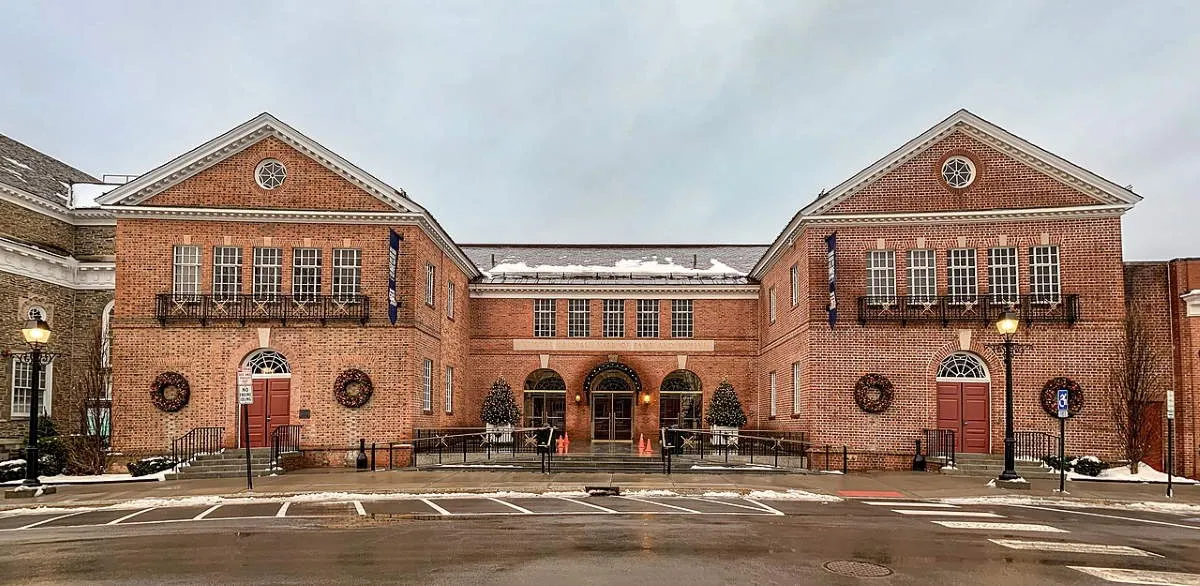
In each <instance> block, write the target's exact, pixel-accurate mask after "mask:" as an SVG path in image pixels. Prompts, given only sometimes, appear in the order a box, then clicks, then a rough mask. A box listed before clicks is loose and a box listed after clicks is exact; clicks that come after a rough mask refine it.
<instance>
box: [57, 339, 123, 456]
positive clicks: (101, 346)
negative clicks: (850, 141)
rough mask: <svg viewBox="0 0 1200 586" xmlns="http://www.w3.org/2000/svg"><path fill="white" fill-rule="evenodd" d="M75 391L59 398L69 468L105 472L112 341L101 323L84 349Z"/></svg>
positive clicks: (74, 385) (73, 389)
mask: <svg viewBox="0 0 1200 586" xmlns="http://www.w3.org/2000/svg"><path fill="white" fill-rule="evenodd" d="M81 354H82V355H81V356H79V360H78V361H77V362H76V363H75V364H74V365H73V366H74V368H75V373H74V374H75V376H74V384H73V385H72V388H71V393H70V394H68V395H67V396H63V397H62V398H61V399H60V400H58V401H56V403H58V405H56V406H57V407H60V408H62V409H63V411H62V412H63V413H64V414H65V420H64V421H63V423H64V424H65V426H64V427H63V428H62V431H63V432H65V433H63V434H62V437H61V439H62V441H63V442H65V445H64V447H65V448H66V459H67V461H66V470H67V471H68V473H71V474H101V473H103V472H104V469H105V467H106V465H107V463H108V433H109V405H110V404H111V403H110V398H109V394H108V389H109V385H110V382H109V381H110V378H109V376H110V372H111V369H110V368H109V360H108V356H109V345H108V341H107V340H105V339H103V332H102V331H101V328H100V327H99V325H97V327H96V329H95V331H94V332H93V334H92V340H91V343H90V344H88V346H87V347H86V348H85V349H84V350H82V352H81Z"/></svg>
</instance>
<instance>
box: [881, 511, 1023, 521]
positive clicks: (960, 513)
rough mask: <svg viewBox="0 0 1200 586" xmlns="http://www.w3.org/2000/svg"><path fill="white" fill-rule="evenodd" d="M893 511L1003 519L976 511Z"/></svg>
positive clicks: (912, 513)
mask: <svg viewBox="0 0 1200 586" xmlns="http://www.w3.org/2000/svg"><path fill="white" fill-rule="evenodd" d="M892 512H893V513H900V514H901V515H926V516H936V517H986V518H991V519H1003V518H1004V515H997V514H996V513H980V512H977V511H926V510H920V509H918V510H912V511H910V510H907V509H892Z"/></svg>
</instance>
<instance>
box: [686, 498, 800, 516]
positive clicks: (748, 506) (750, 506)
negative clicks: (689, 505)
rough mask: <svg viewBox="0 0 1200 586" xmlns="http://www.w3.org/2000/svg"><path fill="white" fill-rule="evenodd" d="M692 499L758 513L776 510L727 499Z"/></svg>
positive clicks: (774, 511)
mask: <svg viewBox="0 0 1200 586" xmlns="http://www.w3.org/2000/svg"><path fill="white" fill-rule="evenodd" d="M692 500H695V501H700V502H702V503H713V504H717V505H725V506H727V507H738V508H739V509H749V510H751V511H758V512H760V513H771V514H775V513H777V512H778V511H776V510H775V509H771V510H769V511H768V510H767V509H764V508H762V507H755V506H752V505H743V504H739V503H731V502H729V501H718V500H713V499H706V498H700V497H695V498H693V499H692ZM780 514H782V513H780Z"/></svg>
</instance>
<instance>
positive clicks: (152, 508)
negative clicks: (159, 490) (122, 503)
mask: <svg viewBox="0 0 1200 586" xmlns="http://www.w3.org/2000/svg"><path fill="white" fill-rule="evenodd" d="M154 509H155V507H150V508H149V509H142V510H140V511H137V512H133V513H129V514H128V515H125V516H124V517H117V518H116V519H113V520H112V521H109V522H107V523H105V525H116V524H117V523H120V522H122V521H128V520H130V519H132V518H134V517H136V516H138V515H140V514H142V513H145V512H146V511H153V510H154Z"/></svg>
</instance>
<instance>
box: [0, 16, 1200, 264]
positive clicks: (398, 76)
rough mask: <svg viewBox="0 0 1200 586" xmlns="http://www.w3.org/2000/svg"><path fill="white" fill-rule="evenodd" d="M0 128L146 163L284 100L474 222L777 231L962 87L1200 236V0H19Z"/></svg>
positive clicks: (87, 164)
mask: <svg viewBox="0 0 1200 586" xmlns="http://www.w3.org/2000/svg"><path fill="white" fill-rule="evenodd" d="M0 5H2V10H0V12H2V13H3V18H2V19H0V51H2V54H3V58H2V59H0V133H4V134H8V135H9V136H12V137H14V138H16V139H18V140H21V141H23V142H26V143H28V144H30V145H31V146H33V147H35V148H38V149H40V150H43V151H45V152H48V153H50V154H52V155H55V156H57V157H59V158H62V159H64V160H66V161H67V162H69V163H72V164H74V165H76V166H78V167H80V168H82V169H84V170H86V171H89V172H92V173H93V174H100V173H140V172H143V171H146V170H149V169H151V168H153V167H154V166H156V165H158V164H160V163H162V162H164V161H166V160H168V159H170V158H172V157H174V156H176V155H178V154H180V153H181V152H183V151H185V150H187V149H190V148H192V147H194V146H195V145H197V144H200V143H202V142H204V141H205V140H208V139H209V138H212V137H213V136H216V135H217V134H220V133H221V132H224V131H225V130H228V129H229V128H231V127H232V126H234V125H236V124H238V123H240V122H243V121H245V120H246V119H249V118H251V117H253V116H254V115H255V114H257V113H258V112H261V111H264V110H266V111H270V112H272V113H273V114H275V115H276V116H278V117H280V118H281V119H283V120H284V121H286V122H288V123H290V124H291V125H293V126H295V127H296V128H297V129H299V130H300V131H302V132H304V133H306V134H308V135H309V136H311V137H313V138H314V139H316V140H318V141H320V142H322V143H323V144H324V145H325V146H327V147H329V148H331V149H333V150H334V151H336V152H338V153H339V154H341V155H343V156H345V157H346V158H348V159H350V160H351V161H354V162H355V163H356V164H358V165H360V166H361V167H363V168H365V169H367V170H368V171H371V172H372V173H374V174H376V175H377V176H379V177H380V178H381V179H384V180H385V181H387V182H389V183H391V184H392V185H395V186H398V187H402V188H404V189H405V190H407V191H408V192H409V194H410V195H411V196H412V197H413V198H414V199H416V200H417V201H418V202H420V203H421V204H422V205H424V206H425V207H427V208H428V209H430V210H431V211H432V212H433V213H434V214H435V215H436V216H437V218H438V219H439V221H441V222H442V224H443V225H444V226H445V227H446V228H447V229H448V230H449V232H450V233H451V235H452V236H453V237H454V238H455V239H456V240H458V241H459V242H463V243H468V242H756V243H765V242H768V241H770V240H771V239H772V238H773V237H774V236H775V235H776V234H777V233H778V231H779V230H780V229H781V228H782V226H783V224H784V223H785V222H786V221H787V219H788V218H790V217H791V215H792V214H793V213H794V212H795V211H796V210H797V209H798V208H799V207H801V206H802V205H804V204H805V203H807V202H808V201H810V200H811V199H812V197H813V196H814V195H815V194H816V193H817V192H818V191H820V190H821V189H822V188H825V187H832V186H833V185H836V184H837V183H839V182H840V181H842V180H843V179H845V178H847V177H849V176H850V175H852V174H854V173H855V172H857V171H858V170H860V169H861V168H863V167H865V166H867V165H869V164H870V163H872V162H873V161H875V160H876V159H877V158H879V157H881V156H883V155H884V154H886V153H887V152H889V151H890V150H892V149H893V148H895V147H897V146H899V145H900V144H902V143H904V142H905V141H907V140H908V139H910V138H912V137H913V136H915V135H916V134H918V133H920V132H922V131H923V130H925V129H926V128H927V127H929V126H931V125H933V124H934V123H936V122H937V121H939V120H941V119H942V118H944V117H946V116H948V115H949V114H950V113H952V112H953V111H955V110H957V109H958V108H960V107H965V108H968V109H970V110H972V111H973V112H975V113H976V114H979V115H980V116H983V117H984V118H987V119H989V120H991V121H992V122H995V123H997V124H1000V125H1001V126H1004V127H1006V128H1007V129H1009V130H1011V131H1012V132H1014V133H1016V134H1018V135H1020V136H1022V137H1024V138H1026V139H1028V140H1030V141H1032V142H1034V143H1036V144H1038V145H1040V146H1042V147H1044V148H1047V149H1048V150H1050V151H1052V152H1055V153H1057V154H1059V155H1061V156H1063V157H1066V158H1067V159H1069V160H1071V161H1074V162H1076V163H1079V164H1081V165H1083V166H1085V167H1087V168H1089V169H1091V170H1093V171H1096V172H1098V173H1099V174H1101V175H1103V176H1105V177H1107V178H1109V179H1112V180H1113V181H1115V182H1117V183H1119V184H1122V185H1126V184H1133V185H1134V187H1135V189H1136V191H1137V192H1138V193H1140V194H1141V195H1143V196H1144V197H1145V198H1146V199H1145V201H1144V202H1142V203H1141V204H1140V205H1139V206H1138V208H1136V209H1135V210H1134V211H1133V212H1132V213H1130V214H1129V215H1128V216H1126V219H1125V229H1126V230H1125V251H1126V257H1127V258H1129V259H1151V258H1168V257H1177V256H1188V255H1192V256H1200V245H1197V244H1195V243H1194V240H1193V239H1192V238H1191V236H1192V235H1193V234H1194V233H1195V230H1196V228H1195V224H1196V220H1197V213H1198V212H1200V194H1198V193H1197V186H1198V185H1200V32H1198V31H1200V3H1198V2H1194V1H1181V2H1127V1H1126V2H1098V1H1074V2H1064V1H1054V2H1032V1H1024V2H1022V1H1016V2H975V1H970V0H966V1H959V2H945V3H940V2H939V3H935V2H911V1H905V2H882V1H849V0H839V1H834V2H815V1H814V2H787V1H783V0H771V1H762V2H753V1H747V0H738V1H736V2H735V1H733V0H729V1H725V2H715V1H709V0H681V1H679V2H666V1H654V0H651V1H629V2H601V1H587V2H585V1H583V0H571V1H555V2H551V1H546V2H517V1H504V2H500V1H484V0H480V1H477V2H448V1H436V2H435V1H429V2H401V1H394V2H382V1H380V2H321V3H318V2H278V3H267V2H241V1H239V2H213V1H205V2H186V3H185V2H177V1H154V2H119V1H118V2H79V3H75V2H51V1H40V2H25V1H20V0H0Z"/></svg>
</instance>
